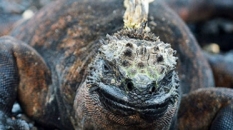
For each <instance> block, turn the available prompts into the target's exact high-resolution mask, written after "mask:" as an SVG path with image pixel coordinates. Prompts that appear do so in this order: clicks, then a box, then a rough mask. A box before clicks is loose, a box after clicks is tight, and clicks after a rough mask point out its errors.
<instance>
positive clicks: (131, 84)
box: [126, 81, 134, 91]
mask: <svg viewBox="0 0 233 130" xmlns="http://www.w3.org/2000/svg"><path fill="white" fill-rule="evenodd" d="M126 86H127V90H128V91H132V90H133V87H134V85H133V83H132V82H131V81H129V82H127V84H126Z"/></svg>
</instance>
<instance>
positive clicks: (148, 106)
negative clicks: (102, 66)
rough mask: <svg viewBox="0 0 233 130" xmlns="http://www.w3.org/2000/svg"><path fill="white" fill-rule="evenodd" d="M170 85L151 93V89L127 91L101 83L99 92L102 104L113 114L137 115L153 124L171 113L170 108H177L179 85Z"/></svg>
mask: <svg viewBox="0 0 233 130" xmlns="http://www.w3.org/2000/svg"><path fill="white" fill-rule="evenodd" d="M173 75H174V76H173V79H172V80H174V79H175V78H177V77H176V75H175V72H174V73H173ZM160 85H162V84H160ZM169 85H171V84H168V86H161V87H159V89H158V90H156V91H157V92H151V91H150V89H151V88H150V87H147V88H146V89H144V90H139V89H137V88H135V89H132V90H131V91H127V90H124V89H122V88H121V87H119V86H111V85H106V84H103V83H99V84H98V89H97V92H98V94H99V98H100V102H101V103H102V104H103V105H104V107H105V108H106V109H108V110H110V111H111V112H113V113H115V114H117V115H122V116H130V115H135V114H137V115H139V116H140V117H141V118H142V119H145V120H147V121H150V122H151V121H154V120H156V119H158V118H160V117H162V116H163V115H164V114H165V113H166V112H167V111H169V110H168V109H169V108H168V107H169V106H171V107H174V106H177V103H178V100H179V93H178V89H177V87H178V86H177V85H178V84H176V83H173V86H169ZM165 87H169V88H170V90H169V92H165V90H164V88H165Z"/></svg>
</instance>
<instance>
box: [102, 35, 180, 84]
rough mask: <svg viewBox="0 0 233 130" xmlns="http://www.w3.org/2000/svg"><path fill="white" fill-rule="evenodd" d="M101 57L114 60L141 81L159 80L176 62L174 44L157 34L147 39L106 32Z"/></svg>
mask: <svg viewBox="0 0 233 130" xmlns="http://www.w3.org/2000/svg"><path fill="white" fill-rule="evenodd" d="M107 38H108V39H107V40H106V41H105V43H108V44H106V45H102V47H101V48H100V52H101V53H100V57H101V58H103V59H105V60H106V61H108V62H112V63H114V65H115V66H117V67H118V69H119V72H120V73H121V74H122V75H124V77H128V78H129V79H132V80H135V81H137V82H140V83H144V84H147V83H148V82H150V81H152V80H153V81H155V82H158V81H160V80H161V79H163V78H164V76H165V75H166V74H167V73H168V72H169V71H171V70H174V68H175V66H176V60H177V57H175V56H174V54H175V52H176V51H174V50H173V49H172V48H171V45H170V44H168V43H164V42H162V41H160V40H159V38H157V39H156V40H155V41H147V40H140V39H134V38H129V37H127V36H122V37H117V36H110V35H108V36H107Z"/></svg>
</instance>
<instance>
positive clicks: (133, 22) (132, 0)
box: [124, 0, 154, 29]
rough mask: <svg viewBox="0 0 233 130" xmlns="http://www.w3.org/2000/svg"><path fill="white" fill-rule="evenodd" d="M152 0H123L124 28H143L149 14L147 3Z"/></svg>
mask: <svg viewBox="0 0 233 130" xmlns="http://www.w3.org/2000/svg"><path fill="white" fill-rule="evenodd" d="M152 1H154V0H125V1H124V5H125V7H126V11H125V14H124V26H125V28H133V29H137V28H142V27H143V28H145V29H147V28H148V27H146V25H145V24H146V23H147V17H148V12H149V3H150V2H152Z"/></svg>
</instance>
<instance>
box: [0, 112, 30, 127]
mask: <svg viewBox="0 0 233 130" xmlns="http://www.w3.org/2000/svg"><path fill="white" fill-rule="evenodd" d="M0 129H1V130H29V125H28V124H27V123H26V122H25V121H23V120H20V119H14V118H12V117H9V116H7V115H6V114H5V112H2V111H0Z"/></svg>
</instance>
